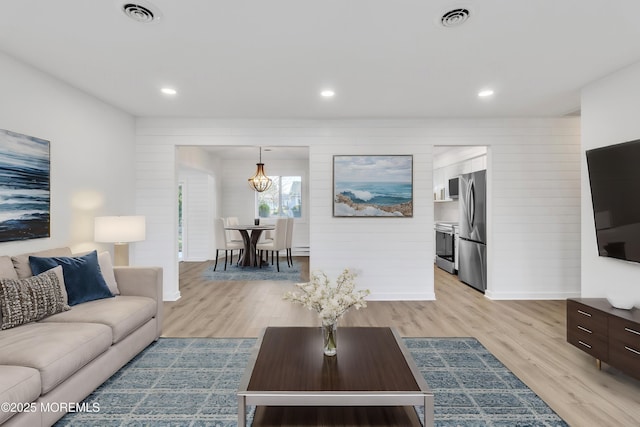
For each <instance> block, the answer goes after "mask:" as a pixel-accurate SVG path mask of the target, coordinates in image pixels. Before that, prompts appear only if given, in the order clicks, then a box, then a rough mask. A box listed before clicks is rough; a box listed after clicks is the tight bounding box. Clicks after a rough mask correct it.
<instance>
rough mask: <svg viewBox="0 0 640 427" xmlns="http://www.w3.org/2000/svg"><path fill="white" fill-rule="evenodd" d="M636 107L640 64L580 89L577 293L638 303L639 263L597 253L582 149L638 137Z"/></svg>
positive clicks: (639, 104) (639, 122) (639, 126)
mask: <svg viewBox="0 0 640 427" xmlns="http://www.w3.org/2000/svg"><path fill="white" fill-rule="evenodd" d="M639 111H640V63H636V64H634V65H632V66H629V67H627V68H625V69H623V70H621V71H619V72H617V73H614V74H612V75H610V76H608V77H606V78H603V79H601V80H599V81H596V82H594V83H592V84H590V85H588V86H587V87H585V88H584V89H583V91H582V150H581V151H582V152H581V164H582V194H583V197H582V296H583V297H606V296H607V295H608V294H610V293H617V294H624V295H627V297H628V298H633V299H635V301H637V302H638V303H637V304H636V306H638V307H640V264H637V263H628V262H624V261H620V260H616V259H610V258H603V257H599V256H598V249H597V243H596V235H595V226H594V221H593V208H592V204H591V190H590V186H589V176H588V173H587V164H586V157H585V154H584V152H585V151H586V150H589V149H591V148H597V147H603V146H607V145H612V144H616V143H620V142H625V141H630V140H634V139H640V120H638V112H639ZM639 167H640V165H639ZM630 197H638V195H637V194H636V195H630Z"/></svg>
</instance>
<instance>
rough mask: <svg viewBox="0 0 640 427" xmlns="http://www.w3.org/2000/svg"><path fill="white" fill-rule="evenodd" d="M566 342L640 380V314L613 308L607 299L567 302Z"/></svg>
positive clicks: (599, 362) (599, 363)
mask: <svg viewBox="0 0 640 427" xmlns="http://www.w3.org/2000/svg"><path fill="white" fill-rule="evenodd" d="M567 341H568V342H569V343H570V344H573V345H575V346H576V347H578V348H579V349H580V350H582V351H585V352H587V353H589V354H590V355H592V356H593V357H595V358H596V363H597V365H598V368H600V366H601V362H605V363H607V364H609V365H611V366H613V367H614V368H617V369H619V370H621V371H622V372H625V373H626V374H628V375H630V376H632V377H634V378H637V379H640V310H638V309H637V308H634V309H632V310H620V309H617V308H613V307H612V306H611V305H610V304H609V302H608V301H607V300H606V299H604V298H572V299H568V300H567Z"/></svg>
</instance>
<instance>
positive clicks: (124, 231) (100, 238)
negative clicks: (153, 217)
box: [94, 215, 145, 266]
mask: <svg viewBox="0 0 640 427" xmlns="http://www.w3.org/2000/svg"><path fill="white" fill-rule="evenodd" d="M144 239H145V218H144V216H142V215H134V216H98V217H96V218H95V228H94V240H95V241H96V242H102V243H113V244H114V245H113V252H114V259H113V264H114V265H118V266H123V265H129V243H130V242H139V241H141V240H144Z"/></svg>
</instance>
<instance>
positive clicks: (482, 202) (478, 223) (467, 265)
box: [458, 171, 487, 292]
mask: <svg viewBox="0 0 640 427" xmlns="http://www.w3.org/2000/svg"><path fill="white" fill-rule="evenodd" d="M458 200H459V203H460V205H459V211H460V221H459V222H460V238H459V241H458V278H459V279H460V280H461V281H463V282H465V283H466V284H468V285H470V286H473V287H474V288H476V289H478V290H480V291H482V292H484V291H485V290H486V289H487V171H478V172H473V173H468V174H464V175H461V176H460V192H459V199H458Z"/></svg>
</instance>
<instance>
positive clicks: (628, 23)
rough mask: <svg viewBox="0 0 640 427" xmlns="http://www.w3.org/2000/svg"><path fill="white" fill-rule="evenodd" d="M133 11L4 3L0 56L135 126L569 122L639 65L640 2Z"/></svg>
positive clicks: (348, 3)
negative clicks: (621, 72)
mask: <svg viewBox="0 0 640 427" xmlns="http://www.w3.org/2000/svg"><path fill="white" fill-rule="evenodd" d="M140 1H142V0H140ZM133 2H134V3H135V2H136V0H133ZM122 3H124V1H123V0H99V1H97V0H94V1H88V0H55V1H52V0H15V1H8V0H7V1H2V2H0V51H3V52H5V53H7V54H9V55H11V56H13V57H15V58H17V59H19V60H22V61H24V62H25V63H28V64H31V65H32V66H34V67H36V68H38V69H40V70H43V71H45V72H46V73H49V74H51V75H53V76H56V77H58V78H59V79H61V80H63V81H65V82H68V83H69V84H71V85H73V86H76V87H78V88H80V89H81V90H83V91H85V92H87V93H90V94H92V95H95V96H96V97H98V98H100V99H102V100H104V101H106V102H108V103H109V104H112V105H115V106H117V107H119V108H121V109H123V110H125V111H127V112H129V113H131V114H133V115H135V116H176V117H243V118H399V117H401V118H406V117H408V118H413V117H489V116H490V117H496V116H520V117H522V116H561V115H564V114H567V113H571V112H574V111H576V110H578V109H579V106H580V102H579V101H580V88H581V87H582V86H584V85H585V84H587V83H589V82H591V81H593V80H595V79H598V78H601V77H603V76H605V75H607V74H609V73H611V72H613V71H616V70H618V69H620V68H622V67H624V66H626V65H629V64H631V63H633V62H636V61H638V60H640V25H638V22H637V17H638V16H639V15H640V1H639V0H482V1H479V0H395V1H394V0H322V1H320V0H268V1H264V0H262V1H261V0H217V1H213V0H152V4H153V5H154V6H155V7H156V8H157V10H159V11H160V12H161V14H162V19H161V20H160V21H158V22H157V23H151V24H141V23H137V22H134V21H133V20H131V19H130V18H128V17H126V16H125V15H124V14H123V13H122V12H121V11H120V10H119V7H120V6H121V4H122ZM145 3H146V1H145ZM456 7H467V8H469V10H470V11H471V17H470V19H469V20H468V21H467V22H466V23H465V24H464V25H462V26H460V27H457V28H449V29H447V28H443V27H442V26H440V25H439V24H438V23H437V21H438V18H439V17H440V16H441V15H442V14H443V12H445V11H447V10H450V9H453V8H456ZM165 85H168V86H172V87H175V88H176V89H177V90H178V91H179V93H178V95H177V96H175V97H174V98H168V97H166V96H164V95H161V94H160V93H159V89H160V87H162V86H165ZM327 87H331V88H333V89H334V90H335V91H336V93H337V95H336V96H335V97H334V98H333V99H331V100H326V99H320V97H319V96H318V93H319V91H320V90H321V89H323V88H327ZM485 87H492V88H493V89H494V90H495V95H494V96H493V97H492V99H478V97H477V96H476V94H477V92H478V91H479V90H480V89H483V88H485Z"/></svg>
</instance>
